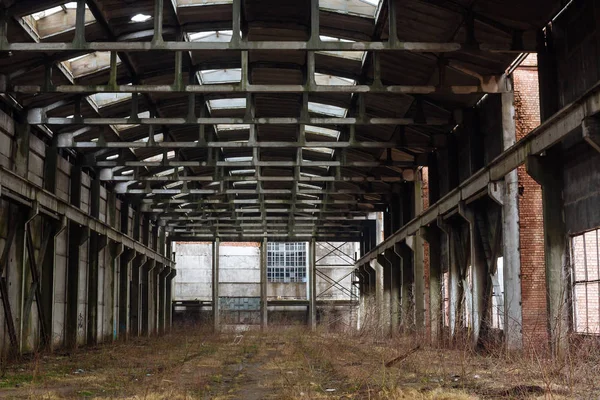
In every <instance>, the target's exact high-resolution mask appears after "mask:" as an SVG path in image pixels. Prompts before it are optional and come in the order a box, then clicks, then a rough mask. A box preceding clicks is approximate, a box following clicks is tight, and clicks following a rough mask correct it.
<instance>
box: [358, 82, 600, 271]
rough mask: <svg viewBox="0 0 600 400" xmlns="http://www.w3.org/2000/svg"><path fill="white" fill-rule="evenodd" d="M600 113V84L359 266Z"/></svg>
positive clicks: (423, 215)
mask: <svg viewBox="0 0 600 400" xmlns="http://www.w3.org/2000/svg"><path fill="white" fill-rule="evenodd" d="M598 113H600V84H599V85H596V86H595V87H593V88H592V89H590V90H589V91H588V92H587V93H585V94H584V95H583V96H581V97H580V98H579V99H578V100H576V101H575V102H573V103H571V104H570V105H568V106H566V107H565V108H563V109H562V110H561V111H559V112H558V113H556V114H555V115H554V116H552V117H551V118H549V119H548V120H547V121H546V122H544V123H543V124H541V125H540V126H539V127H538V128H536V129H534V130H533V131H531V132H530V133H529V134H528V135H527V136H525V137H524V138H523V139H521V140H519V141H518V142H517V143H515V144H514V145H513V146H511V147H510V148H509V149H507V150H505V151H504V152H502V154H500V155H499V156H498V157H496V158H495V159H494V160H492V161H491V162H490V163H488V165H487V166H486V167H485V168H483V169H481V170H479V171H478V172H476V173H475V174H473V175H472V176H471V177H470V178H468V179H467V180H466V181H464V182H463V183H462V184H460V185H459V186H458V187H457V188H456V189H454V190H452V191H450V192H449V193H448V194H446V195H445V196H444V197H442V198H441V199H440V200H439V201H438V202H436V203H435V204H433V205H431V206H430V207H429V208H428V209H427V210H425V211H424V212H423V213H421V214H420V215H418V216H417V217H416V218H414V219H413V220H412V221H410V222H409V223H407V224H405V225H404V226H403V227H402V228H401V229H399V230H398V231H396V232H395V233H394V234H392V236H390V237H389V238H387V239H386V240H385V241H384V242H383V243H381V244H379V245H378V246H377V247H375V248H373V249H371V250H370V251H369V252H368V253H367V254H365V255H364V256H363V257H361V258H360V259H359V260H357V262H356V265H363V264H367V263H368V262H369V261H371V260H374V259H375V258H377V255H378V254H381V253H383V252H385V250H387V249H390V248H393V246H394V244H395V243H398V242H402V241H404V240H405V239H406V237H407V236H409V235H412V234H415V233H416V232H418V230H419V229H420V228H421V227H422V226H427V225H430V224H431V223H433V222H435V221H436V219H437V217H438V216H443V215H446V214H448V213H450V212H455V211H456V209H457V208H458V203H459V202H461V201H470V200H473V199H475V198H478V197H480V196H481V195H482V193H483V194H485V192H487V188H488V185H489V183H491V182H496V181H498V180H501V179H503V178H504V177H505V176H506V174H508V173H509V172H510V171H513V170H514V169H516V168H517V167H519V166H520V165H523V164H525V162H526V160H527V158H528V157H529V156H536V155H539V154H542V153H543V152H544V151H546V150H548V149H549V148H550V147H552V146H553V145H555V144H556V143H558V142H560V141H561V140H563V139H564V138H565V137H566V136H567V135H568V134H569V133H570V132H572V131H574V130H575V129H577V128H579V127H580V126H581V122H582V121H583V119H584V118H586V117H588V116H593V115H595V114H598Z"/></svg>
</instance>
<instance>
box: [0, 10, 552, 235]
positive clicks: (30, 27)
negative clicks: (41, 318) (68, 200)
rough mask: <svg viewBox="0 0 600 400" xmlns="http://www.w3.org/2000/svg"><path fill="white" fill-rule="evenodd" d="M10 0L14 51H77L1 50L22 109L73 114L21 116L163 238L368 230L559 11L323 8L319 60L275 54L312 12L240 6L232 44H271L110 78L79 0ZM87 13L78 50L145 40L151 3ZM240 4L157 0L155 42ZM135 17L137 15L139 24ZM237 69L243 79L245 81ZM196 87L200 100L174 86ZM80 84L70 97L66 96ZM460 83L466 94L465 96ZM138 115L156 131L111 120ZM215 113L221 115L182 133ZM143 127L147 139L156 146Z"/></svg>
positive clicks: (156, 53) (132, 65)
mask: <svg viewBox="0 0 600 400" xmlns="http://www.w3.org/2000/svg"><path fill="white" fill-rule="evenodd" d="M3 3H4V6H5V7H8V15H10V19H9V20H8V30H7V31H8V34H7V39H8V43H10V44H13V43H29V44H33V43H36V42H38V43H74V46H73V47H72V48H69V49H59V48H56V46H55V48H52V49H50V50H46V49H42V48H39V47H38V48H36V47H35V46H33V45H32V46H31V47H29V48H25V47H22V50H19V49H18V48H15V49H14V50H13V49H12V48H8V47H7V48H3V50H4V51H2V54H3V55H4V56H3V57H0V74H3V75H5V76H6V77H7V94H8V95H9V96H11V97H12V98H14V99H15V100H16V102H18V103H19V104H20V105H21V106H22V107H24V108H25V110H30V109H35V108H44V114H45V116H47V117H49V118H65V117H69V118H72V116H75V120H69V121H66V120H60V119H54V120H52V119H49V120H48V119H44V120H43V121H36V120H32V121H30V122H32V124H39V125H44V126H45V127H46V128H48V130H46V132H47V134H48V132H49V133H50V135H51V136H54V137H56V138H58V137H61V138H66V139H65V140H66V142H65V141H63V140H60V141H59V145H60V146H63V145H64V146H65V147H72V148H74V151H76V152H78V153H81V154H82V155H85V157H82V159H83V160H84V162H85V163H86V164H88V165H90V166H91V167H93V171H95V173H96V174H97V176H98V177H99V178H100V179H103V180H106V184H107V185H108V186H112V185H115V187H116V190H117V191H118V192H119V193H122V195H123V196H126V197H129V198H130V200H131V202H132V203H133V204H136V203H138V204H140V207H141V208H142V209H143V210H144V211H146V212H148V213H150V214H152V216H153V217H155V218H158V219H161V220H163V221H165V223H167V225H169V226H170V227H171V228H172V232H173V234H175V235H178V236H180V237H186V238H192V237H195V238H199V239H202V238H204V239H207V238H211V237H214V236H215V235H218V236H221V237H223V238H229V239H253V238H258V237H262V235H265V234H266V235H267V236H268V237H269V238H278V239H302V238H306V237H310V236H316V237H317V238H322V239H334V238H339V237H356V236H358V235H359V234H360V229H361V224H362V220H364V219H365V218H366V216H367V215H368V214H369V213H370V212H373V211H381V210H383V209H385V208H386V207H387V204H388V203H389V194H390V193H391V192H392V190H396V188H400V190H401V188H402V183H403V182H404V180H405V179H406V178H409V179H410V176H412V174H411V173H410V172H405V173H403V171H405V170H408V171H412V170H414V169H416V168H418V167H419V166H422V165H426V164H427V160H428V155H429V154H430V153H431V152H433V151H435V150H436V149H437V148H440V147H443V146H444V143H445V140H444V138H445V136H446V135H450V134H452V133H451V132H452V129H453V128H454V127H455V125H456V122H455V121H454V119H453V116H454V111H456V110H459V109H464V108H467V107H471V106H473V105H474V104H475V103H476V102H477V101H478V100H479V99H480V98H481V97H482V96H483V95H484V94H485V93H488V92H494V91H495V90H496V89H494V88H492V89H490V88H489V87H488V86H486V85H484V83H485V82H487V80H488V78H489V77H495V78H499V77H501V76H502V75H503V74H504V73H505V71H506V69H507V68H508V67H509V66H510V64H511V63H512V62H513V61H514V60H515V58H516V57H517V56H518V54H519V53H521V52H526V51H533V50H534V49H535V39H536V32H537V31H538V30H539V29H541V28H542V27H543V26H544V24H545V23H546V22H547V21H548V20H549V19H550V18H551V16H552V15H554V14H555V13H556V12H557V11H558V9H559V8H560V6H561V4H560V1H545V0H544V1H542V0H535V1H526V2H523V1H520V0H507V1H502V2H499V1H497V0H429V1H425V0H405V1H402V0H399V1H396V2H395V3H394V4H392V6H393V7H391V8H390V4H388V3H387V1H386V0H384V1H383V2H382V3H381V4H371V3H375V2H374V1H370V0H369V1H363V0H321V1H320V2H319V7H320V8H319V10H320V11H319V13H318V14H319V18H318V29H319V30H318V32H319V34H320V35H321V41H319V44H318V45H317V47H319V49H321V48H323V49H325V48H327V49H329V51H315V52H313V51H306V50H305V49H302V48H298V47H301V46H295V45H289V46H288V47H287V49H286V48H283V49H276V48H275V47H277V46H276V44H273V43H274V42H276V43H281V44H283V46H282V47H285V43H292V44H293V43H299V42H301V43H304V42H307V41H310V39H311V1H309V0H305V1H293V2H282V1H280V0H244V1H241V7H240V31H241V40H242V41H243V42H244V43H254V42H256V43H264V42H269V43H271V45H270V46H266V47H265V48H263V47H261V46H258V45H256V46H254V47H252V46H250V47H246V48H244V47H243V46H242V47H240V46H237V45H235V43H234V44H233V45H230V46H229V47H228V48H227V49H216V47H215V48H213V49H211V48H210V45H209V44H207V47H206V48H205V49H200V48H199V47H197V48H195V49H193V50H190V51H181V52H176V51H173V50H172V49H170V48H168V47H167V48H165V49H164V50H157V49H156V48H153V49H152V50H149V51H139V49H137V48H136V49H134V50H131V51H118V52H116V53H115V54H116V55H117V56H118V64H117V67H116V70H114V71H113V75H112V79H113V80H112V81H111V68H110V59H111V55H110V52H100V51H95V50H94V49H89V48H87V47H86V46H84V45H77V43H78V41H77V40H78V38H77V37H76V29H75V25H76V15H77V10H76V9H75V8H74V6H73V4H71V3H68V4H67V5H65V3H64V1H51V0H47V1H46V0H21V1H12V0H3ZM85 3H86V7H87V8H86V12H85V21H86V25H85V41H86V43H92V42H97V43H107V42H110V43H115V42H118V43H128V42H133V43H140V44H141V43H149V42H151V40H152V39H153V36H154V32H153V29H154V25H155V21H156V19H157V18H156V15H155V14H156V12H155V2H154V1H153V0H135V1H131V0H87V1H85ZM61 4H62V5H63V7H62V8H61V9H60V10H58V11H57V9H52V8H53V7H56V6H60V5H61ZM236 4H238V3H237V0H236ZM394 8H395V10H396V11H395V14H396V18H395V29H396V30H397V36H398V42H397V43H396V44H393V45H392V48H389V49H387V50H383V51H379V50H378V49H376V48H375V47H373V46H371V47H369V46H368V45H367V46H366V48H367V49H369V51H366V52H362V51H360V52H357V51H354V52H349V51H347V49H348V48H349V47H350V46H353V45H352V44H349V43H352V42H360V43H362V42H383V43H392V42H391V41H389V36H390V35H389V32H390V24H389V15H390V14H389V12H390V10H392V12H393V10H394ZM233 9H234V6H233V4H232V2H231V1H227V0H173V1H172V0H164V5H163V13H162V14H163V15H162V38H163V40H164V41H165V42H167V43H172V42H181V41H191V42H198V43H210V42H221V43H226V42H228V41H231V40H232V39H231V38H232V32H231V30H232V27H233V25H234V24H233V22H232V21H233V18H232V15H234V12H233ZM44 10H46V14H37V15H34V14H35V13H40V12H43V11H44ZM134 16H140V17H139V18H140V19H145V18H144V16H147V17H146V18H147V20H146V21H144V22H134V21H132V17H134ZM392 29H394V28H392ZM233 36H235V35H233ZM74 39H75V40H74ZM234 41H235V39H234ZM406 42H413V43H416V44H417V45H418V44H420V43H433V44H448V43H457V44H459V45H460V46H459V47H458V48H457V49H456V51H443V52H440V51H436V49H437V48H439V47H440V46H434V47H432V50H430V51H429V50H416V51H406V50H405V49H403V50H402V49H400V48H399V45H398V43H403V44H404V43H406ZM309 43H310V42H309ZM322 43H325V45H323V44H322ZM230 44H231V43H230ZM327 46H329V47H327ZM394 46H395V47H394ZM309 47H310V46H309ZM417 47H418V46H417ZM421 47H423V46H421ZM355 48H358V47H355ZM7 49H8V50H10V52H9V51H6V50H7ZM245 49H247V50H245ZM371 50H374V51H371ZM312 57H314V72H315V73H316V75H315V77H314V79H315V84H316V85H324V86H326V87H327V88H328V89H326V90H318V89H315V85H307V82H309V81H311V75H312V73H311V72H312V66H311V65H312V63H311V62H310V60H311V58H312ZM244 59H247V80H248V85H245V86H242V85H241V84H240V80H242V81H243V80H245V79H244V77H243V76H242V75H243V70H244V68H242V65H243V61H242V60H244ZM178 65H180V67H178ZM376 66H379V67H378V68H376ZM240 69H242V70H240ZM179 70H181V76H180V78H181V79H178V73H177V72H178V71H179ZM110 82H113V83H117V84H118V85H123V86H126V85H129V84H133V85H143V86H144V88H145V89H148V90H144V91H145V93H139V94H137V95H133V96H132V95H131V94H127V93H120V94H114V93H113V94H111V93H105V94H100V95H96V94H95V92H96V90H95V88H97V86H95V85H102V86H103V87H106V86H104V85H107V84H109V83H110ZM188 83H189V84H191V85H194V86H195V87H196V90H195V91H194V93H190V91H187V89H185V88H183V89H182V84H188ZM72 85H77V88H78V89H77V90H65V89H64V88H65V87H66V88H68V87H70V86H72ZM90 85H91V86H92V87H90ZM273 85H278V86H277V87H274V86H273ZM340 85H345V86H340ZM27 87H28V88H29V89H28V88H27ZM32 87H33V89H31V88H32ZM61 87H62V88H63V89H59V88H61ZM225 87H229V89H227V90H225V89H223V90H221V89H222V88H225ZM250 87H253V89H249V88H250ZM338 87H341V89H339V90H338V89H336V88H338ZM165 88H166V89H165ZM214 88H217V89H219V90H217V89H214ZM307 88H308V89H307ZM363 88H364V90H363ZM466 88H468V89H469V90H467V91H468V92H469V93H459V92H460V91H461V90H463V91H464V90H466ZM501 88H502V85H501ZM353 90H354V91H353ZM106 91H108V92H110V90H106ZM117 91H121V89H119V90H114V91H113V92H117ZM125 91H127V90H125ZM359 91H360V92H362V93H358V92H359ZM74 92H78V93H74ZM140 92H141V91H140ZM392 92H394V93H392ZM132 99H135V102H134V101H132ZM135 104H136V105H135ZM136 108H137V110H135V109H136ZM305 108H306V109H307V111H308V115H306V112H303V109H305ZM132 110H135V111H132ZM135 114H137V115H139V116H140V117H144V118H146V117H147V118H156V117H159V118H161V120H160V121H156V122H155V123H152V124H149V123H148V122H147V121H137V120H134V121H133V122H132V123H131V124H129V125H120V124H121V123H122V121H123V118H127V117H129V116H131V115H135ZM79 115H80V116H81V117H82V118H83V119H79V118H78V116H79ZM187 117H189V118H190V119H188V120H186V118H187ZM209 117H210V118H218V119H217V120H213V121H210V120H205V121H203V122H202V125H200V124H198V123H191V122H190V121H191V119H193V118H209ZM89 118H92V120H90V119H89ZM98 118H101V119H102V120H98ZM108 118H115V120H113V122H114V123H109V122H111V120H108ZM332 118H338V119H337V120H332ZM94 119H96V120H94ZM378 119H379V120H378ZM212 122H214V123H212ZM247 122H254V123H255V125H254V124H249V123H247ZM152 133H153V134H154V135H155V136H154V142H152V140H150V141H149V140H148V138H149V135H151V134H152ZM69 134H72V135H69ZM120 142H129V143H126V144H122V143H121V145H119V143H120ZM134 142H135V143H134ZM65 143H66V144H65ZM90 146H94V147H90ZM319 146H320V147H319ZM138 161H140V162H138ZM136 162H137V164H136Z"/></svg>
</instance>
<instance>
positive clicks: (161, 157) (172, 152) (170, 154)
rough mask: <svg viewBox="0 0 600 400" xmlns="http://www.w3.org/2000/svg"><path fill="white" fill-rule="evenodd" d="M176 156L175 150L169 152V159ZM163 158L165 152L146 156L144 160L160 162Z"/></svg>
mask: <svg viewBox="0 0 600 400" xmlns="http://www.w3.org/2000/svg"><path fill="white" fill-rule="evenodd" d="M173 158H175V151H173V150H171V151H169V152H168V153H167V159H168V160H171V159H173ZM162 160H163V154H162V153H161V154H157V155H155V156H151V157H148V158H144V159H143V160H142V161H148V162H159V161H162Z"/></svg>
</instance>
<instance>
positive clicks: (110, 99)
mask: <svg viewBox="0 0 600 400" xmlns="http://www.w3.org/2000/svg"><path fill="white" fill-rule="evenodd" d="M89 99H90V100H91V101H93V102H94V104H95V105H96V107H98V108H102V107H106V106H110V105H112V104H116V103H120V102H122V101H126V100H129V99H131V93H95V94H92V95H90V96H89Z"/></svg>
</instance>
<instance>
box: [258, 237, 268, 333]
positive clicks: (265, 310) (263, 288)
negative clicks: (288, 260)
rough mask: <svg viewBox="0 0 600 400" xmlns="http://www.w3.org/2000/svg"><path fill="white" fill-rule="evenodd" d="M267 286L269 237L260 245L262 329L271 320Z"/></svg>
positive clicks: (265, 327)
mask: <svg viewBox="0 0 600 400" xmlns="http://www.w3.org/2000/svg"><path fill="white" fill-rule="evenodd" d="M267 288H268V280H267V238H264V239H263V242H262V245H261V247H260V327H261V329H262V330H265V329H267V325H268V321H269V318H268V303H267V301H268V297H267V296H268V293H267Z"/></svg>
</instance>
